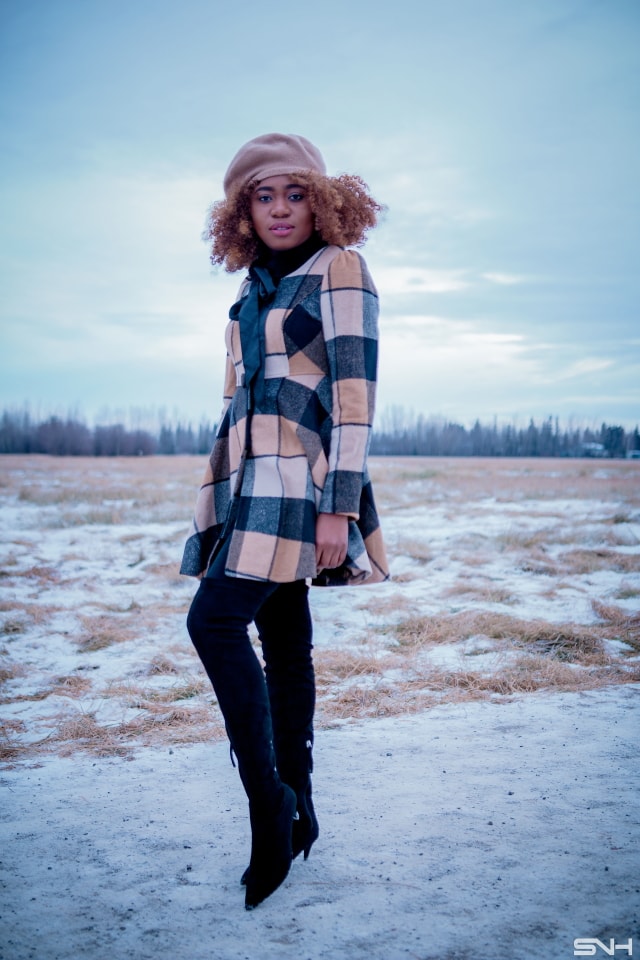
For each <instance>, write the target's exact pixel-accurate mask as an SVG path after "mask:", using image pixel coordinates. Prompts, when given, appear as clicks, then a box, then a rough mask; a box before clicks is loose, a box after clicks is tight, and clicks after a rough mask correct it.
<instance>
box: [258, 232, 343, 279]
mask: <svg viewBox="0 0 640 960" xmlns="http://www.w3.org/2000/svg"><path fill="white" fill-rule="evenodd" d="M326 245H327V244H326V242H325V241H324V240H323V239H322V237H321V236H320V234H319V233H312V234H311V236H310V237H309V239H308V240H305V241H304V243H301V244H299V245H298V246H297V247H293V248H292V249H291V250H270V249H269V247H267V246H266V244H263V243H260V250H259V252H258V257H257V259H256V261H255V263H256V264H257V265H258V266H260V267H266V268H267V270H268V271H269V273H270V274H271V276H272V278H273V280H274V282H275V283H279V282H280V280H282V278H283V277H286V275H287V274H288V273H293V271H294V270H297V269H298V267H301V266H302V264H303V263H306V261H307V260H308V259H309V257H312V256H313V254H314V253H316V252H317V251H318V250H321V249H322V248H323V247H326Z"/></svg>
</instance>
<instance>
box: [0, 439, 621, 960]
mask: <svg viewBox="0 0 640 960" xmlns="http://www.w3.org/2000/svg"><path fill="white" fill-rule="evenodd" d="M202 470H203V463H202V459H201V458H178V457H176V458H162V457H156V458H150V459H146V458H140V459H130V460H125V459H115V460H105V459H95V460H93V459H86V460H85V459H60V460H58V459H54V458H46V457H3V458H0V502H1V505H2V506H1V509H2V533H1V545H0V549H1V552H2V566H1V570H0V632H1V640H0V654H1V660H0V677H1V678H2V681H3V682H2V686H1V687H0V714H1V717H2V724H1V726H2V756H3V758H4V762H5V770H4V772H3V774H2V794H3V800H2V825H3V826H2V829H3V833H5V834H6V838H5V843H4V852H3V855H2V866H3V872H4V876H3V881H2V882H3V884H4V887H3V900H2V919H1V923H2V928H3V933H2V935H1V936H0V944H1V946H0V958H1V960H9V958H11V960H23V958H24V960H26V958H34V960H58V958H60V960H62V958H67V957H68V958H72V957H73V958H85V957H86V958H88V960H102V958H106V957H110V958H115V960H125V958H126V960H129V958H131V960H146V958H147V957H148V958H159V960H173V958H182V957H185V958H195V960H200V958H202V960H204V958H213V960H236V958H245V957H247V958H252V960H253V958H266V960H269V958H274V960H275V958H281V957H282V958H286V960H288V958H291V960H293V958H296V960H297V958H302V960H304V958H308V960H316V958H318V960H320V958H325V957H326V958H340V960H342V958H345V960H351V958H354V960H355V958H360V957H362V958H363V960H364V958H365V957H372V958H376V960H377V958H380V960H383V958H384V960H395V958H401V957H402V958H405V957H406V958H419V960H432V958H433V960H435V958H436V957H437V958H439V960H468V958H474V960H475V958H478V960H502V958H507V957H509V958H516V960H518V958H521V957H522V958H525V957H527V958H528V957H541V958H545V960H547V958H549V960H556V958H558V960H560V958H564V957H572V956H573V955H574V945H573V941H574V939H575V938H579V937H582V938H584V937H594V938H600V939H601V940H602V942H603V943H604V944H605V945H606V946H607V947H609V944H610V940H609V938H610V937H611V938H614V939H615V940H616V942H617V943H618V944H620V943H621V942H623V941H624V942H625V943H626V942H627V940H628V938H629V937H632V938H634V942H633V952H634V955H635V954H636V953H637V954H638V956H640V929H639V924H638V919H639V916H640V907H639V904H640V896H639V894H638V887H639V884H638V880H637V877H638V868H639V867H640V857H639V856H638V853H637V851H638V819H639V817H638V807H637V796H638V794H637V786H638V784H637V777H638V773H637V771H638V764H637V753H638V751H637V746H636V744H637V713H638V708H637V703H638V699H637V691H638V682H639V681H640V669H639V661H638V655H639V652H640V650H639V648H640V616H639V609H640V599H639V598H640V464H638V463H637V462H624V461H586V460H571V461H564V460H546V461H545V460H542V461H539V460H536V461H534V460H478V459H461V460H446V459H431V458H430V459H421V458H406V459H397V460H387V459H378V460H374V461H373V463H372V474H373V478H374V484H375V490H376V495H377V499H378V503H379V507H380V512H381V515H382V521H383V529H384V532H385V537H386V540H387V544H388V548H389V554H390V558H391V568H392V573H393V579H392V581H391V582H389V583H387V584H383V585H379V586H375V587H370V588H368V587H366V586H362V587H356V588H352V589H349V590H323V589H316V590H313V591H312V604H313V609H314V615H315V623H316V665H317V673H318V695H319V702H318V722H317V727H318V732H317V741H316V775H315V791H316V794H317V797H318V809H319V816H320V819H321V830H322V833H321V837H320V840H319V841H318V843H317V844H316V845H315V847H314V849H313V851H312V854H311V857H310V859H309V861H308V862H307V863H299V862H298V861H296V862H295V864H294V866H293V868H292V871H291V874H290V877H289V878H288V880H287V881H286V883H285V884H284V885H283V887H282V889H281V890H279V891H278V892H277V893H276V894H275V895H274V896H273V897H272V898H270V900H269V901H267V903H265V904H264V905H262V906H261V907H260V909H259V910H257V911H254V912H253V913H252V914H245V911H244V910H243V909H242V904H243V897H242V889H241V888H240V886H239V884H238V878H239V875H240V873H242V870H243V869H244V866H245V863H244V861H245V860H246V857H247V852H248V834H247V824H246V805H245V802H244V800H243V798H242V794H241V791H240V787H239V781H238V778H237V771H235V770H233V768H232V767H231V766H230V764H229V762H228V750H227V747H226V745H225V741H224V734H223V729H222V725H221V722H220V717H219V715H218V713H217V708H216V706H215V701H214V698H213V694H212V691H211V690H210V688H209V686H208V684H207V682H206V678H205V677H204V674H203V672H202V670H201V668H200V666H199V662H198V661H197V658H196V657H195V654H194V653H193V651H192V649H191V645H190V642H189V639H188V636H187V634H186V630H185V627H184V619H185V615H186V611H187V609H188V605H189V601H190V597H191V595H192V593H193V591H194V588H195V584H194V582H193V581H190V580H186V579H184V578H181V577H179V576H178V575H177V572H176V568H177V563H178V561H179V557H180V553H181V548H182V543H183V541H184V538H185V535H186V532H187V529H188V521H189V517H190V512H191V508H192V504H193V500H194V496H195V489H196V487H197V484H198V483H199V480H200V476H201V474H202ZM636 938H638V939H636ZM596 949H597V950H599V951H600V955H601V956H605V955H606V954H605V953H604V952H602V949H601V948H600V947H596ZM616 955H617V956H626V955H628V954H626V953H624V952H623V951H621V950H617V951H616Z"/></svg>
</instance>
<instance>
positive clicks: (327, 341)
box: [181, 246, 388, 586]
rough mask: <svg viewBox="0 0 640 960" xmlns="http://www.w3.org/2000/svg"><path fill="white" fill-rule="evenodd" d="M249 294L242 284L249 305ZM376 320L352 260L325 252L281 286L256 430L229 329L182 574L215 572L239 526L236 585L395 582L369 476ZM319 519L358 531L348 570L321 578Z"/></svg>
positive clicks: (367, 283) (232, 554)
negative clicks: (345, 520) (344, 520)
mask: <svg viewBox="0 0 640 960" xmlns="http://www.w3.org/2000/svg"><path fill="white" fill-rule="evenodd" d="M248 288H249V281H248V280H245V282H244V283H243V285H242V287H241V288H240V298H241V299H242V297H244V296H246V294H247V292H248ZM377 320H378V297H377V293H376V289H375V287H374V285H373V281H372V280H371V277H370V275H369V272H368V270H367V266H366V264H365V262H364V260H363V259H362V257H361V256H360V255H359V254H358V253H356V252H355V251H353V250H344V249H343V248H342V247H337V246H328V247H324V248H323V249H321V250H319V251H317V252H316V253H315V254H313V256H311V257H310V259H309V260H307V261H306V263H304V264H303V265H302V266H301V267H299V268H298V269H297V270H294V271H293V272H292V273H290V274H288V275H287V276H285V277H283V278H282V280H281V281H280V283H279V285H278V288H277V291H276V294H275V299H274V301H273V303H272V304H271V306H270V308H269V309H268V312H267V314H266V321H265V327H264V331H265V333H264V336H265V366H264V390H263V391H262V392H261V393H262V396H261V400H260V404H259V406H256V408H255V409H254V411H253V412H252V415H251V419H250V421H248V418H247V392H248V391H247V390H246V389H245V387H244V366H243V362H242V349H241V342H240V331H239V324H238V321H237V320H231V321H230V323H229V325H228V326H227V330H226V345H227V366H226V378H225V396H224V407H223V415H222V420H221V422H220V426H219V428H218V433H217V436H216V440H215V444H214V447H213V451H212V453H211V457H210V459H209V463H208V466H207V470H206V474H205V477H204V482H203V484H202V486H201V487H200V491H199V494H198V497H197V501H196V508H195V516H194V521H193V528H192V532H191V535H190V537H189V539H188V541H187V544H186V547H185V551H184V558H183V562H182V567H181V573H184V574H187V575H192V576H199V575H200V574H202V573H203V572H204V571H206V569H207V568H208V566H209V562H210V560H211V555H212V553H213V551H214V549H215V547H216V543H217V542H218V540H219V538H220V535H221V533H222V532H223V528H224V525H225V521H227V520H228V518H229V516H230V515H231V517H232V521H231V534H230V535H231V541H230V546H229V553H228V559H227V567H226V573H227V574H228V575H230V576H238V577H247V578H250V579H256V580H268V581H274V582H277V583H286V582H290V581H293V580H300V579H305V578H313V582H314V583H315V584H317V585H327V586H330V585H338V584H344V583H349V582H351V583H360V582H363V581H365V580H366V581H368V582H370V583H372V582H376V581H379V580H384V579H386V577H387V576H388V573H387V563H386V557H385V552H384V545H383V542H382V535H381V531H380V526H379V523H378V517H377V513H376V508H375V503H374V499H373V493H372V489H371V483H370V480H369V477H368V473H367V466H366V460H367V452H368V448H369V440H370V434H371V423H372V418H373V409H374V396H375V385H376V368H377ZM248 422H249V423H250V431H251V433H250V439H251V444H250V446H251V450H250V453H249V454H248V455H247V451H246V445H247V444H246V441H247V436H246V434H247V424H248ZM234 494H235V496H234ZM232 504H233V507H232ZM319 512H320V513H339V514H346V515H347V516H348V517H349V518H350V521H351V522H350V523H349V541H348V550H347V559H346V561H345V563H344V564H343V566H341V567H339V568H337V569H335V570H323V571H319V570H318V569H317V567H316V559H315V525H316V517H317V514H318V513H319Z"/></svg>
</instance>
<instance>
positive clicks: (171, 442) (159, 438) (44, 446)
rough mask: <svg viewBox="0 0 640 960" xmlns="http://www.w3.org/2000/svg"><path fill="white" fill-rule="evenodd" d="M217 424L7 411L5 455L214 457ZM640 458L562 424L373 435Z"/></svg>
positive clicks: (435, 422) (492, 451)
mask: <svg viewBox="0 0 640 960" xmlns="http://www.w3.org/2000/svg"><path fill="white" fill-rule="evenodd" d="M215 431H216V424H215V423H211V422H202V423H200V424H199V425H197V426H195V427H194V426H193V425H192V424H191V423H186V424H184V423H176V424H167V423H162V424H160V425H159V426H158V427H157V429H156V430H144V429H135V428H134V429H131V428H127V427H126V426H125V425H124V424H122V423H114V424H110V425H106V426H105V425H99V426H94V427H88V426H87V425H86V423H84V422H82V421H81V420H79V419H78V418H77V417H72V416H68V417H59V416H49V417H47V418H45V419H43V420H35V419H34V418H32V417H31V415H30V414H29V412H28V411H22V412H18V413H16V412H12V411H5V412H4V413H3V414H2V417H1V418H0V454H3V453H5V454H7V453H44V454H51V455H55V456H96V457H107V456H108V457H116V456H150V455H152V454H207V453H209V451H210V450H211V447H212V445H213V441H214V437H215ZM631 451H640V433H639V431H638V427H637V426H636V427H635V428H634V429H633V430H625V429H624V427H621V426H615V425H610V424H606V423H603V424H602V425H601V426H600V427H599V428H593V427H584V426H581V427H573V426H565V427H561V426H560V424H559V421H558V418H552V417H548V418H547V419H546V420H543V421H542V422H540V423H535V422H534V420H533V419H532V420H530V421H529V424H528V425H527V426H526V427H517V426H516V425H514V424H505V425H502V426H498V425H497V423H494V424H492V425H487V424H481V423H480V421H479V420H476V422H475V423H474V424H473V426H472V427H470V428H467V427H464V426H462V425H461V424H459V423H452V422H451V421H448V420H445V419H442V418H433V417H425V416H423V415H422V414H418V415H417V416H416V415H414V414H413V413H407V412H406V411H405V410H404V409H403V408H401V407H398V408H392V409H391V410H388V411H385V412H384V413H383V414H382V415H381V417H380V422H379V425H378V426H377V427H376V429H375V430H374V432H373V437H372V442H371V453H372V454H376V455H378V456H424V457H429V456H439V457H585V456H591V457H594V456H595V457H625V456H629V454H630V452H631Z"/></svg>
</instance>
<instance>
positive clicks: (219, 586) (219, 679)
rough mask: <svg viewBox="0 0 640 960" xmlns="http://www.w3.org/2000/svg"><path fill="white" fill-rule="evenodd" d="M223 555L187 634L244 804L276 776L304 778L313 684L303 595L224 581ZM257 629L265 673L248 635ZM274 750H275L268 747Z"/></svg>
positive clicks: (284, 587) (290, 587) (204, 585)
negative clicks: (234, 763) (233, 758)
mask: <svg viewBox="0 0 640 960" xmlns="http://www.w3.org/2000/svg"><path fill="white" fill-rule="evenodd" d="M226 554H227V549H223V550H221V552H220V553H219V555H218V556H217V557H216V559H215V560H214V563H213V564H212V566H211V568H210V569H209V571H208V573H207V576H206V577H205V578H204V579H203V580H202V581H201V583H200V586H199V588H198V591H197V593H196V595H195V597H194V599H193V603H192V604H191V609H190V611H189V615H188V618H187V629H188V630H189V634H190V636H191V639H192V641H193V644H194V646H195V648H196V650H197V652H198V656H199V657H200V660H201V661H202V664H203V666H204V668H205V670H206V672H207V675H208V676H209V679H210V680H211V683H212V685H213V688H214V691H215V694H216V697H217V700H218V703H219V705H220V709H221V711H222V715H223V717H224V720H225V725H226V728H227V733H228V735H229V739H230V741H231V745H232V747H233V749H234V751H235V753H236V755H237V757H238V762H239V766H240V775H241V777H242V781H243V783H244V786H245V789H246V790H247V794H248V795H249V799H251V797H252V793H253V794H256V793H257V794H260V793H261V792H264V791H265V790H266V791H267V792H268V790H269V787H268V786H265V783H267V782H268V781H269V778H270V776H271V774H272V771H273V750H274V748H275V762H276V766H277V768H278V771H279V774H280V776H281V778H282V780H283V781H284V782H285V783H289V784H290V786H293V788H294V789H295V790H297V789H298V787H297V784H296V783H295V782H292V781H295V780H298V781H299V784H300V788H302V787H303V786H304V783H305V782H306V779H307V778H308V765H309V764H310V751H309V747H310V745H311V743H312V742H313V713H314V708H315V678H314V671H313V660H312V648H313V644H312V624H311V615H310V612H309V598H308V587H307V585H306V583H305V581H304V580H297V581H295V582H293V583H283V584H278V583H270V582H264V581H259V580H248V579H244V578H241V577H228V576H227V575H226V574H225V572H224V567H225V562H226ZM251 622H255V624H256V627H257V628H258V634H259V637H260V642H261V644H262V653H263V657H264V661H265V670H264V672H263V670H262V666H261V664H260V661H259V659H258V657H257V655H256V652H255V650H254V648H253V646H252V644H251V641H250V639H249V634H248V627H249V624H250V623H251ZM272 743H273V746H272Z"/></svg>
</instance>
